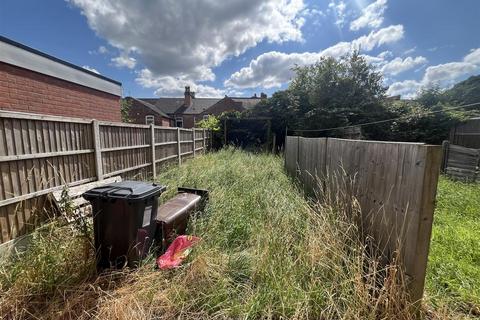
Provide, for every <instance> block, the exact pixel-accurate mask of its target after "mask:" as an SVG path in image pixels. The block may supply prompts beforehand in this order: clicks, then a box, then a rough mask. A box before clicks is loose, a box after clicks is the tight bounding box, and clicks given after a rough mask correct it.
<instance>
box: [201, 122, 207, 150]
mask: <svg viewBox="0 0 480 320" xmlns="http://www.w3.org/2000/svg"><path fill="white" fill-rule="evenodd" d="M202 131H203V133H202V138H203V142H202V146H203V150H202V151H203V154H205V153H206V152H207V139H205V128H203V130H202Z"/></svg>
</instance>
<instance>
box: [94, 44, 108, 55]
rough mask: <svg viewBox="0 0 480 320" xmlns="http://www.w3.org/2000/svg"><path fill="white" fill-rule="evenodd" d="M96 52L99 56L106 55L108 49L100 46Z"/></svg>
mask: <svg viewBox="0 0 480 320" xmlns="http://www.w3.org/2000/svg"><path fill="white" fill-rule="evenodd" d="M97 51H98V53H101V54H105V53H108V49H107V47H105V46H100V47H98V50H97Z"/></svg>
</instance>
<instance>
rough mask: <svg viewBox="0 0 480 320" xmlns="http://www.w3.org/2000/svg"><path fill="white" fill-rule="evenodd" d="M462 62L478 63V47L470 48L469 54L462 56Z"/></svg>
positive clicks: (479, 52)
mask: <svg viewBox="0 0 480 320" xmlns="http://www.w3.org/2000/svg"><path fill="white" fill-rule="evenodd" d="M463 61H464V62H467V63H473V64H477V65H479V64H480V48H478V49H472V50H471V51H470V53H469V54H467V55H466V56H465V58H463Z"/></svg>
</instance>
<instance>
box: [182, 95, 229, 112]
mask: <svg viewBox="0 0 480 320" xmlns="http://www.w3.org/2000/svg"><path fill="white" fill-rule="evenodd" d="M222 99H223V98H195V99H192V104H191V105H190V107H188V108H186V109H185V111H184V112H183V113H186V114H199V113H202V112H203V111H205V110H207V109H208V108H210V107H211V106H213V105H214V104H216V103H217V102H219V101H220V100H222Z"/></svg>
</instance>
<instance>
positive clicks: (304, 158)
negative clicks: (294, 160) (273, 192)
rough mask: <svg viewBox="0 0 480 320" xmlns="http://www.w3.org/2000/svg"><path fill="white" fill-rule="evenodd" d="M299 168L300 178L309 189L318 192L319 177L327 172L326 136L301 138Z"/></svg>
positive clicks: (322, 176)
mask: <svg viewBox="0 0 480 320" xmlns="http://www.w3.org/2000/svg"><path fill="white" fill-rule="evenodd" d="M298 143H299V145H298V152H299V155H301V157H299V158H298V169H299V170H300V172H299V174H300V180H301V181H302V182H303V184H304V185H305V187H306V188H307V190H309V191H310V192H312V193H318V191H319V188H318V186H319V185H318V182H319V179H322V178H324V175H325V173H326V171H325V166H326V148H327V139H326V138H302V137H301V138H299V141H298Z"/></svg>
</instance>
